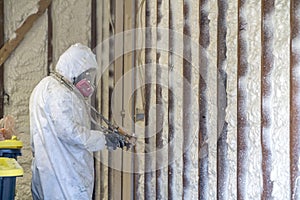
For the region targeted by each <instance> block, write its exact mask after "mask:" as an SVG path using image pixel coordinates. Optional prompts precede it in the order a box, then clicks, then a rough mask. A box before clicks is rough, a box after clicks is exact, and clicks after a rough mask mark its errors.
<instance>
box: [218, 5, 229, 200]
mask: <svg viewBox="0 0 300 200" xmlns="http://www.w3.org/2000/svg"><path fill="white" fill-rule="evenodd" d="M227 9H228V2H227V0H219V1H218V32H217V48H218V55H217V109H218V119H217V130H218V142H217V149H218V150H217V191H218V194H217V198H218V199H227V192H228V176H229V173H228V170H229V169H228V159H227V151H228V150H227V149H228V144H227V141H226V140H227V123H226V121H225V109H226V106H227V97H226V81H227V74H226V72H225V62H226V53H227V52H226V34H227V24H226V14H227Z"/></svg>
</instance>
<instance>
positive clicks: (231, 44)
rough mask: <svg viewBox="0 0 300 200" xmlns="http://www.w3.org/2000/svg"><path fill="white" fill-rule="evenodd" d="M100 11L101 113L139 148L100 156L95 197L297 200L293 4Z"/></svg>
mask: <svg viewBox="0 0 300 200" xmlns="http://www.w3.org/2000/svg"><path fill="white" fill-rule="evenodd" d="M100 4H101V3H100ZM102 5H103V6H102V10H101V11H102V16H103V17H102V18H98V20H100V21H101V22H98V23H97V24H102V29H99V28H97V30H100V31H101V32H102V40H101V41H102V42H100V40H98V45H99V44H103V45H100V46H102V48H101V49H102V53H101V56H99V58H100V59H102V58H101V57H102V56H103V57H104V58H105V59H102V62H101V63H102V69H104V71H103V77H102V81H101V83H102V87H101V95H100V97H99V99H101V103H100V104H99V105H100V107H101V108H102V109H104V110H103V112H104V113H107V116H108V117H110V118H111V119H112V120H114V121H115V122H116V123H117V124H118V125H119V126H122V127H124V128H125V129H127V130H129V131H133V132H135V134H136V136H137V137H138V142H137V144H136V145H135V147H134V149H133V150H130V151H129V152H128V151H123V152H120V153H118V154H117V155H112V153H105V152H102V153H101V159H102V160H103V161H102V160H101V159H100V161H102V162H100V163H101V164H100V165H99V166H98V168H97V170H98V172H99V175H98V177H101V181H100V183H99V184H98V185H97V186H96V188H98V191H99V193H98V194H97V195H98V196H96V197H97V198H98V197H100V199H102V198H104V199H110V198H112V197H115V198H117V199H119V198H122V199H167V198H169V199H258V198H261V199H271V198H274V199H295V198H296V196H297V195H298V192H299V191H298V189H297V185H298V173H299V169H298V165H297V163H298V157H299V156H298V152H299V145H298V144H299V143H298V140H299V139H298V136H297V135H298V134H299V129H298V128H297V127H298V122H297V119H298V117H297V116H298V110H297V107H298V103H297V102H298V101H297V95H298V77H297V74H298V72H297V65H298V64H297V63H298V57H299V56H298V51H297V47H298V46H299V45H300V44H298V40H297V37H298V36H297V34H298V33H297V32H298V29H299V24H298V21H299V19H298V16H297V13H298V10H297V9H299V8H298V7H299V5H298V3H297V2H296V1H295V2H293V1H291V2H288V1H264V0H262V1H259V0H256V1H244V0H239V1H227V0H219V1H217V0H215V1H214V0H212V1H206V0H201V1H194V0H185V1H182V2H176V1H171V0H169V1H168V0H158V1H143V0H141V1H139V0H132V1H123V2H117V1H114V0H110V1H107V2H105V3H104V4H102ZM128 7H130V9H128ZM97 8H99V9H101V6H100V7H99V6H97ZM97 13H98V11H97ZM122 24H123V26H122ZM108 27H109V30H110V31H109V33H108V32H107V29H108ZM130 28H131V29H133V30H132V31H129V32H128V31H126V30H130ZM292 30H293V31H292ZM122 31H124V34H120V33H121V32H122ZM291 31H292V34H291ZM108 37H109V41H110V42H106V41H105V40H106V39H107V38H108ZM116 44H117V45H116ZM104 47H105V48H104ZM107 48H109V50H107ZM103 50H104V51H105V52H103ZM122 52H123V53H122ZM126 58H130V60H131V62H130V63H127V62H126V61H125V60H126ZM290 58H291V59H292V60H291V59H290ZM290 60H291V61H292V62H291V61H290ZM120 68H121V69H120ZM128 69H129V70H131V71H128ZM126 71H127V72H128V73H130V74H128V73H126ZM120 73H121V76H120ZM120 77H123V78H121V79H120ZM293 77H294V78H293ZM126 81H128V82H129V83H130V82H131V83H130V84H129V85H126V84H125V83H124V82H126ZM107 93H108V94H107ZM114 94H117V99H115V98H116V96H114ZM126 95H127V97H126ZM130 96H131V97H130ZM121 98H122V99H123V100H122V101H121V100H120V99H121ZM108 102H111V103H110V104H109V103H108ZM108 104H109V105H111V106H112V107H109V108H108V110H107V108H106V105H108ZM290 105H294V106H293V107H290ZM110 110H111V111H110ZM122 111H125V112H122ZM128 120H132V121H131V122H128ZM127 154H129V157H127ZM125 155H126V159H124V157H125ZM120 158H123V159H120ZM114 159H117V160H118V161H120V160H122V162H114ZM118 169H121V171H120V172H118ZM128 171H129V172H130V173H129V174H128ZM105 172H108V173H105ZM107 174H108V175H107ZM125 186H126V187H125Z"/></svg>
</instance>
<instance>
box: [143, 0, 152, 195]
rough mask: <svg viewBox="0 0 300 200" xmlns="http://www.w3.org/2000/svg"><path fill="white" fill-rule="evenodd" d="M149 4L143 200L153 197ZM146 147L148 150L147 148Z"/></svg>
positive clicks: (146, 21) (148, 4) (147, 4)
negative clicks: (150, 147) (150, 126)
mask: <svg viewBox="0 0 300 200" xmlns="http://www.w3.org/2000/svg"><path fill="white" fill-rule="evenodd" d="M150 5H151V3H150V1H146V5H145V6H146V8H145V9H146V14H145V23H146V24H145V26H146V33H145V34H146V35H145V40H146V41H145V42H146V43H145V45H146V49H145V83H146V85H145V152H144V153H145V174H144V176H145V178H144V188H145V189H144V199H151V197H153V194H152V192H151V179H152V172H151V164H152V160H151V159H152V157H151V155H150V153H151V152H148V151H150V150H151V149H149V146H150V144H151V138H150V134H151V133H150V131H151V130H150V128H149V124H150V105H151V102H150V101H151V96H152V94H151V84H149V83H151V78H152V77H151V73H152V66H151V64H152V54H151V52H152V50H151V48H149V47H151V43H152V40H153V39H152V31H151V14H152V13H151V7H150ZM147 146H148V148H147Z"/></svg>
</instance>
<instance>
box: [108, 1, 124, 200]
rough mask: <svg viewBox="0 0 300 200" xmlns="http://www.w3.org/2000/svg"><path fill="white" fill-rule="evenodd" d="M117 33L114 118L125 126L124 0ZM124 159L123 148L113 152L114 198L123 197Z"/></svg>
mask: <svg viewBox="0 0 300 200" xmlns="http://www.w3.org/2000/svg"><path fill="white" fill-rule="evenodd" d="M114 6H115V32H114V33H115V35H114V88H113V93H114V95H117V96H114V98H113V99H110V100H111V101H113V102H112V103H113V109H114V113H112V114H113V120H114V121H115V122H117V124H119V125H121V126H123V125H124V118H123V116H124V115H123V110H124V109H123V108H124V104H123V100H124V93H123V87H124V85H123V82H122V75H123V71H124V58H123V54H124V38H123V32H124V1H117V0H116V1H115V4H114ZM122 161H123V153H122V150H120V149H118V150H116V151H113V152H112V162H113V165H112V166H113V167H114V168H115V169H113V170H112V172H113V174H112V176H113V185H112V186H113V194H112V196H113V199H122V196H123V190H122V179H123V173H122V169H123V166H122V164H123V163H122Z"/></svg>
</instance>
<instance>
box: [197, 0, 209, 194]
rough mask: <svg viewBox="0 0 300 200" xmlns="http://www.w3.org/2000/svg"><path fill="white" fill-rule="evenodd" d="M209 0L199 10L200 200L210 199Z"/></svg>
mask: <svg viewBox="0 0 300 200" xmlns="http://www.w3.org/2000/svg"><path fill="white" fill-rule="evenodd" d="M207 4H208V0H201V1H200V8H199V11H200V13H199V18H200V20H199V23H200V24H199V26H200V35H199V44H200V49H199V54H200V55H199V57H200V64H199V67H200V69H199V72H200V76H199V100H198V101H199V142H198V158H199V160H198V170H199V171H198V177H199V178H198V198H199V199H208V187H209V185H208V164H209V160H208V127H207V126H208V105H207V71H208V66H209V60H208V55H207V51H208V47H209V44H210V35H209V19H208V14H209V13H208V10H207V8H208V5H207Z"/></svg>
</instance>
